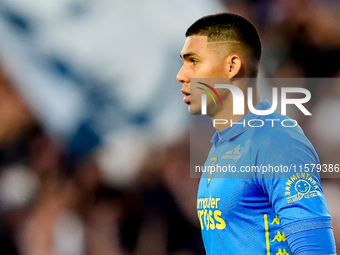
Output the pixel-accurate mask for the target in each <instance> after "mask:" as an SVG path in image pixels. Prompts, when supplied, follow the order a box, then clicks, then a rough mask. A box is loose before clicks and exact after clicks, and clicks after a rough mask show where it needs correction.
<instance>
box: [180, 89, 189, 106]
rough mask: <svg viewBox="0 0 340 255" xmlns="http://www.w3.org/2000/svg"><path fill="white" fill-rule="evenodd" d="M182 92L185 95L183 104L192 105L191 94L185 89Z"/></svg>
mask: <svg viewBox="0 0 340 255" xmlns="http://www.w3.org/2000/svg"><path fill="white" fill-rule="evenodd" d="M181 92H182V93H183V94H184V95H185V97H184V98H183V102H184V103H186V104H190V92H189V91H188V90H186V89H184V88H182V90H181Z"/></svg>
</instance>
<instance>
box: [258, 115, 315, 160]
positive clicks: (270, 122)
mask: <svg viewBox="0 0 340 255" xmlns="http://www.w3.org/2000/svg"><path fill="white" fill-rule="evenodd" d="M259 119H260V120H262V121H263V122H264V123H265V124H264V125H263V126H262V127H261V128H254V129H253V131H252V138H251V139H252V144H253V149H255V151H256V152H257V153H258V155H259V156H262V157H264V158H267V157H270V156H272V157H275V158H276V159H280V158H282V160H288V158H289V157H292V158H300V157H302V158H303V159H305V160H308V161H309V160H311V161H318V156H317V153H316V151H315V149H314V147H313V145H312V144H311V142H310V141H309V140H308V138H307V137H306V136H305V134H304V132H303V130H302V129H301V127H300V126H299V125H298V124H297V122H296V121H295V120H292V119H289V118H287V117H286V116H282V115H281V114H279V113H277V112H275V113H273V114H271V115H267V116H261V117H260V118H259ZM308 158H310V159H308Z"/></svg>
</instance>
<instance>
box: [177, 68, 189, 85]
mask: <svg viewBox="0 0 340 255" xmlns="http://www.w3.org/2000/svg"><path fill="white" fill-rule="evenodd" d="M176 78H177V81H179V82H180V83H185V82H190V78H189V77H188V75H187V73H186V71H185V68H184V65H183V66H182V67H181V69H179V71H178V73H177V77H176Z"/></svg>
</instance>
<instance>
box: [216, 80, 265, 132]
mask: <svg viewBox="0 0 340 255" xmlns="http://www.w3.org/2000/svg"><path fill="white" fill-rule="evenodd" d="M249 86H251V87H252V88H253V93H252V99H253V105H254V107H255V106H256V105H257V104H258V103H259V102H260V97H259V94H258V91H257V87H256V84H252V85H249V84H248V86H246V85H243V86H238V87H239V88H240V89H241V90H242V92H243V95H247V87H249ZM222 103H223V108H222V109H220V110H219V111H217V112H216V113H214V114H213V115H212V116H211V119H212V121H213V125H214V128H215V129H216V130H217V131H222V130H224V129H227V128H229V127H230V126H231V123H236V122H238V121H239V120H240V119H242V118H243V117H244V116H245V115H246V114H247V113H248V112H249V107H248V100H247V98H246V97H245V100H244V114H242V115H234V114H233V109H234V107H233V96H232V94H231V93H229V94H228V95H227V96H226V98H225V99H224V100H223V101H222Z"/></svg>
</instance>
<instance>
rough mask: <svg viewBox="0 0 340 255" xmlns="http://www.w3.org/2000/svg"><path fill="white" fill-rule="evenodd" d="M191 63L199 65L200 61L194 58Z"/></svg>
mask: <svg viewBox="0 0 340 255" xmlns="http://www.w3.org/2000/svg"><path fill="white" fill-rule="evenodd" d="M190 61H191V63H192V64H193V65H196V64H197V63H198V60H197V59H194V58H192V59H191V60H190Z"/></svg>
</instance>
